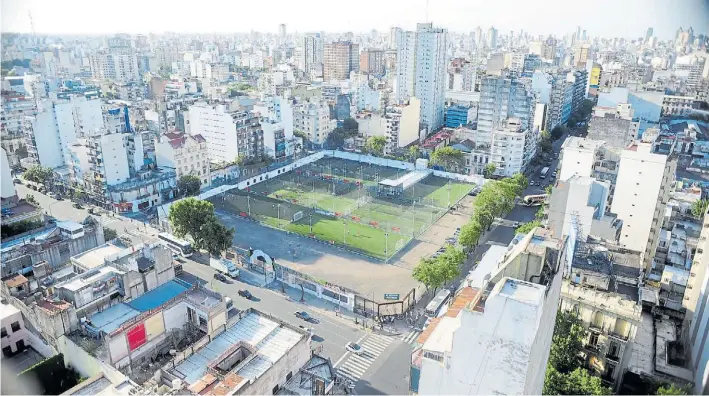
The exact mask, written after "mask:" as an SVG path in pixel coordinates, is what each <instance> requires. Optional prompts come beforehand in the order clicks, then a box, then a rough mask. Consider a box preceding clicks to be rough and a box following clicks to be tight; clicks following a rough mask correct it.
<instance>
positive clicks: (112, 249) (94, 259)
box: [71, 242, 125, 270]
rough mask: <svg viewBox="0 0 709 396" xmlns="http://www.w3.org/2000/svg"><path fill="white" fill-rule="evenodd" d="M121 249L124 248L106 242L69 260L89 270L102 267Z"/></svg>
mask: <svg viewBox="0 0 709 396" xmlns="http://www.w3.org/2000/svg"><path fill="white" fill-rule="evenodd" d="M123 249H125V247H124V246H119V245H118V244H116V243H113V242H108V243H106V244H103V245H101V246H97V247H95V248H93V249H91V250H88V251H86V252H84V253H79V254H77V255H76V256H74V257H72V258H71V259H72V261H74V262H75V263H76V264H78V265H80V266H81V267H82V268H84V269H85V270H91V269H94V268H98V267H101V266H103V265H104V264H106V260H107V259H108V258H109V257H111V256H114V255H116V254H117V253H120V252H121V251H123Z"/></svg>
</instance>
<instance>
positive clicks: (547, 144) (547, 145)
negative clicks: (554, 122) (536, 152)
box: [539, 131, 554, 153]
mask: <svg viewBox="0 0 709 396" xmlns="http://www.w3.org/2000/svg"><path fill="white" fill-rule="evenodd" d="M539 148H540V149H541V150H542V152H543V153H550V152H551V151H552V150H553V149H554V146H553V144H552V137H551V134H550V133H549V132H547V131H542V133H541V136H540V140H539Z"/></svg>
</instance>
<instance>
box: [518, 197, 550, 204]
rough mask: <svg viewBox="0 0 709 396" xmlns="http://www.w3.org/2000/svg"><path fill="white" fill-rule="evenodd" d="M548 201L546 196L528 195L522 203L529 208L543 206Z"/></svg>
mask: <svg viewBox="0 0 709 396" xmlns="http://www.w3.org/2000/svg"><path fill="white" fill-rule="evenodd" d="M546 199H547V195H546V194H539V195H527V196H525V197H524V199H523V200H522V202H523V203H524V204H525V205H527V206H541V205H542V204H543V203H544V201H545V200H546Z"/></svg>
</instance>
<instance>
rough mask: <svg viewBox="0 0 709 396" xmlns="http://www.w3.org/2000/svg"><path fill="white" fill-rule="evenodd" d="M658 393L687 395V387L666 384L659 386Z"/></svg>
mask: <svg viewBox="0 0 709 396" xmlns="http://www.w3.org/2000/svg"><path fill="white" fill-rule="evenodd" d="M655 394H657V395H686V394H688V393H687V389H685V388H682V387H679V386H677V385H675V384H665V385H662V386H660V387H659V388H657V392H655Z"/></svg>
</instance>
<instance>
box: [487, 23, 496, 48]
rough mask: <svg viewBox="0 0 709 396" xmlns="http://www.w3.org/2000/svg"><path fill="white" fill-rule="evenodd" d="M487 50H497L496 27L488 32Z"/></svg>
mask: <svg viewBox="0 0 709 396" xmlns="http://www.w3.org/2000/svg"><path fill="white" fill-rule="evenodd" d="M487 48H488V49H490V50H494V49H495V48H497V29H495V27H494V26H490V29H488V31H487Z"/></svg>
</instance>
